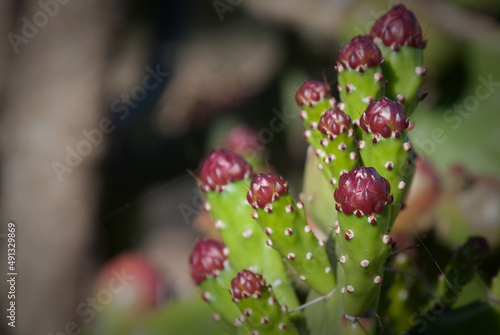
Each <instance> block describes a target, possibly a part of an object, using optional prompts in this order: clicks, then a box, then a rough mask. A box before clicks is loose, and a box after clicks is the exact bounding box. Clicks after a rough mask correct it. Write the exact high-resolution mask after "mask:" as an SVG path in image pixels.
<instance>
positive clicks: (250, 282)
mask: <svg viewBox="0 0 500 335" xmlns="http://www.w3.org/2000/svg"><path fill="white" fill-rule="evenodd" d="M265 286H266V281H265V280H264V279H263V278H262V276H261V275H260V274H257V273H253V272H251V271H249V270H243V271H241V272H240V273H238V274H237V275H236V277H235V278H233V280H231V288H230V289H229V292H231V296H232V297H233V300H234V301H238V300H241V299H242V298H246V297H249V296H252V297H254V298H257V299H258V298H260V295H261V292H262V290H263V289H264V287H265Z"/></svg>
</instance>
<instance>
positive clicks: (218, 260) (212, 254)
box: [189, 239, 227, 285]
mask: <svg viewBox="0 0 500 335" xmlns="http://www.w3.org/2000/svg"><path fill="white" fill-rule="evenodd" d="M225 247H226V246H225V245H224V243H221V242H217V241H213V240H209V239H199V240H198V241H196V244H195V245H194V248H193V251H192V253H191V256H189V272H190V274H191V278H192V279H193V281H194V282H195V284H196V285H200V284H201V283H202V282H203V281H204V280H205V279H207V278H209V277H212V278H215V277H217V275H218V274H219V272H220V271H221V270H222V269H224V263H225V262H226V261H227V256H226V254H225V252H224V249H225Z"/></svg>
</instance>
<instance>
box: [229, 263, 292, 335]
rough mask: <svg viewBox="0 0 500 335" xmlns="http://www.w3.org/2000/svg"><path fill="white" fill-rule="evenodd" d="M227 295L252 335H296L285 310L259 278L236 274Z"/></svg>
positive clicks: (246, 272)
mask: <svg viewBox="0 0 500 335" xmlns="http://www.w3.org/2000/svg"><path fill="white" fill-rule="evenodd" d="M230 292H231V296H232V299H233V301H234V302H235V303H236V305H237V306H238V308H239V310H240V311H241V312H242V313H243V319H242V320H243V322H244V323H245V325H246V326H247V327H248V328H249V329H251V331H252V335H268V334H269V335H275V334H283V335H298V334H299V333H298V332H297V329H296V328H295V326H294V325H293V324H292V323H291V321H290V319H289V317H288V316H287V314H286V313H287V308H286V307H284V306H280V305H279V303H278V301H277V300H276V297H275V296H274V294H273V291H272V288H271V286H267V285H266V281H265V280H264V279H263V278H262V276H261V275H260V274H255V273H253V272H251V271H248V270H243V271H241V272H239V273H238V274H237V275H236V277H235V278H234V279H233V280H232V281H231V286H230Z"/></svg>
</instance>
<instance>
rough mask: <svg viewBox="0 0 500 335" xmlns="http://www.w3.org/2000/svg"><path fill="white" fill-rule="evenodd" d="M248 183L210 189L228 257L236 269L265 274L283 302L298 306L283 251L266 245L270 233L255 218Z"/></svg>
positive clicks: (209, 197)
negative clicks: (282, 256)
mask: <svg viewBox="0 0 500 335" xmlns="http://www.w3.org/2000/svg"><path fill="white" fill-rule="evenodd" d="M248 185H250V179H243V180H239V181H235V182H233V183H229V184H227V185H225V187H224V190H223V191H222V192H217V191H210V192H208V193H207V203H208V204H209V206H208V207H209V208H207V209H209V211H210V215H211V217H212V219H213V221H214V222H215V226H216V228H217V229H218V230H219V232H220V234H221V236H222V238H223V240H224V242H225V243H226V246H227V247H228V249H229V254H228V258H229V260H230V261H231V263H232V264H233V266H234V268H235V269H236V271H239V270H242V269H251V270H252V271H254V272H259V273H262V274H263V276H264V279H265V280H266V282H268V283H270V284H271V285H273V288H274V293H275V294H276V297H277V299H278V301H279V302H280V304H282V305H286V306H288V307H289V308H290V309H294V308H296V307H297V306H299V302H298V300H297V297H296V295H295V292H294V289H293V287H292V284H291V282H290V280H289V279H288V273H287V270H286V266H285V264H284V262H283V260H282V259H281V256H280V254H279V253H278V252H276V251H275V250H274V249H272V248H271V247H269V246H267V245H266V240H267V237H266V235H265V234H264V232H263V231H262V229H261V228H260V227H259V225H258V224H257V223H256V222H255V220H254V219H252V207H251V206H250V205H249V204H248V203H247V202H246V199H245V198H246V193H247V190H248ZM250 251H251V252H250Z"/></svg>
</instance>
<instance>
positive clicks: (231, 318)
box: [200, 269, 242, 327]
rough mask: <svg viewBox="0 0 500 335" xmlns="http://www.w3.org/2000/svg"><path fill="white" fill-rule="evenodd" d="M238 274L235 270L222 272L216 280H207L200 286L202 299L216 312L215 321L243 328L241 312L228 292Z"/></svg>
mask: <svg viewBox="0 0 500 335" xmlns="http://www.w3.org/2000/svg"><path fill="white" fill-rule="evenodd" d="M235 274H236V272H235V271H234V270H233V269H227V270H223V271H221V273H220V275H219V276H217V277H216V278H207V279H206V280H204V281H203V282H202V283H201V284H200V289H201V291H202V293H201V297H202V298H203V300H205V301H206V302H207V303H208V304H209V305H210V307H211V308H212V309H213V310H214V311H215V314H214V316H213V319H214V321H216V322H218V321H220V320H224V321H225V322H227V323H228V324H230V325H233V326H235V327H241V326H242V322H241V319H242V318H241V312H240V310H239V309H238V306H236V305H235V303H234V302H233V300H232V297H231V294H230V293H229V291H228V290H227V288H228V286H229V284H230V283H231V279H232V278H233V277H234V275H235Z"/></svg>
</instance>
